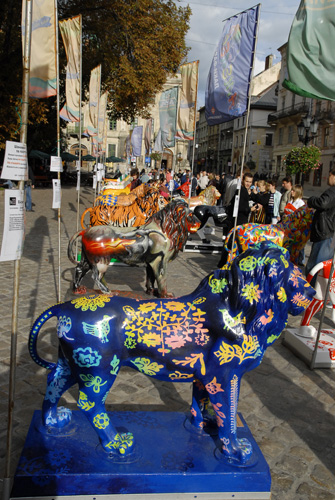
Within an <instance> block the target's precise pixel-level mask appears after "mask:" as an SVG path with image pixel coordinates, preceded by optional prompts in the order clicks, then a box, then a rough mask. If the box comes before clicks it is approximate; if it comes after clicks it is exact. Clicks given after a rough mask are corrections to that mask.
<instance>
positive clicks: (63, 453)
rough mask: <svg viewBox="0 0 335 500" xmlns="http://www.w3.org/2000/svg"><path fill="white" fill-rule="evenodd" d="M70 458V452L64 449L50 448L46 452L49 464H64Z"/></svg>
mask: <svg viewBox="0 0 335 500" xmlns="http://www.w3.org/2000/svg"><path fill="white" fill-rule="evenodd" d="M70 460H71V453H70V452H69V451H68V450H65V449H62V450H60V449H56V450H50V451H49V452H48V462H49V463H50V464H51V465H56V466H59V465H65V464H66V463H67V462H69V461H70Z"/></svg>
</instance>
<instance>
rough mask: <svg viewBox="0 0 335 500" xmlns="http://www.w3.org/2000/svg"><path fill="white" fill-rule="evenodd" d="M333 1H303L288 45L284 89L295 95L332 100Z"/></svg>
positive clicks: (334, 97) (334, 70)
mask: <svg viewBox="0 0 335 500" xmlns="http://www.w3.org/2000/svg"><path fill="white" fill-rule="evenodd" d="M334 24H335V1H334V0H328V1H327V2H325V1H324V0H314V1H311V0H302V1H301V3H300V6H299V9H298V11H297V13H296V15H295V18H294V21H293V24H292V27H291V31H290V35H289V39H288V44H287V55H286V57H287V70H288V78H287V79H286V80H284V82H283V86H284V87H286V88H287V89H289V90H290V91H291V92H294V93H295V94H299V95H302V96H304V97H311V98H314V99H328V100H331V101H334V100H335V86H334V73H335V59H334V46H333V42H332V40H333V41H334V43H335V32H334Z"/></svg>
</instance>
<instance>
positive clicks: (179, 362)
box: [172, 352, 206, 375]
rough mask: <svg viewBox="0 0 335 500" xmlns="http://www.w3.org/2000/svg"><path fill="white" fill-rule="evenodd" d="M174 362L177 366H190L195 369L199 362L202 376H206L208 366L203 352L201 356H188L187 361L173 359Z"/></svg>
mask: <svg viewBox="0 0 335 500" xmlns="http://www.w3.org/2000/svg"><path fill="white" fill-rule="evenodd" d="M172 361H173V363H175V364H176V365H182V366H187V365H190V367H191V368H194V365H195V363H196V362H197V361H199V362H200V366H201V375H206V365H205V362H204V355H203V353H202V352H201V353H199V354H191V356H187V357H186V358H185V359H173V360H172Z"/></svg>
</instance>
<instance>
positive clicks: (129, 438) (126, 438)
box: [106, 432, 134, 455]
mask: <svg viewBox="0 0 335 500" xmlns="http://www.w3.org/2000/svg"><path fill="white" fill-rule="evenodd" d="M133 445H134V436H133V434H132V433H131V432H125V433H123V434H116V436H115V439H114V441H110V442H109V443H108V444H107V445H106V447H107V448H109V449H112V448H113V449H114V450H118V451H119V453H120V454H121V455H124V454H125V453H126V450H127V449H128V448H131V447H132V446H133Z"/></svg>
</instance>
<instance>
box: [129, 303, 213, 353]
mask: <svg viewBox="0 0 335 500" xmlns="http://www.w3.org/2000/svg"><path fill="white" fill-rule="evenodd" d="M199 300H201V302H203V300H202V297H200V298H198V299H197V300H196V302H192V303H191V302H189V303H186V304H185V303H183V302H177V301H174V300H172V301H163V300H162V301H157V302H147V303H144V304H139V306H138V308H137V309H135V308H133V307H130V306H125V307H124V308H123V310H124V312H125V314H126V319H125V321H124V323H123V328H124V331H125V336H126V339H125V346H126V347H127V348H128V349H134V348H135V347H136V346H137V344H145V345H146V346H148V347H153V348H156V349H157V351H158V352H159V353H161V354H162V355H163V356H164V355H165V354H167V353H169V352H171V350H172V349H177V348H179V347H183V346H184V345H185V344H186V342H193V341H194V342H196V343H199V342H200V343H201V345H204V344H206V343H207V342H208V340H209V336H206V335H205V334H206V333H208V329H207V328H204V322H205V319H206V313H205V311H202V310H201V309H200V308H198V307H197V306H196V305H195V304H197V303H198V302H199ZM201 302H200V303H201ZM199 339H200V340H199Z"/></svg>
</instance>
